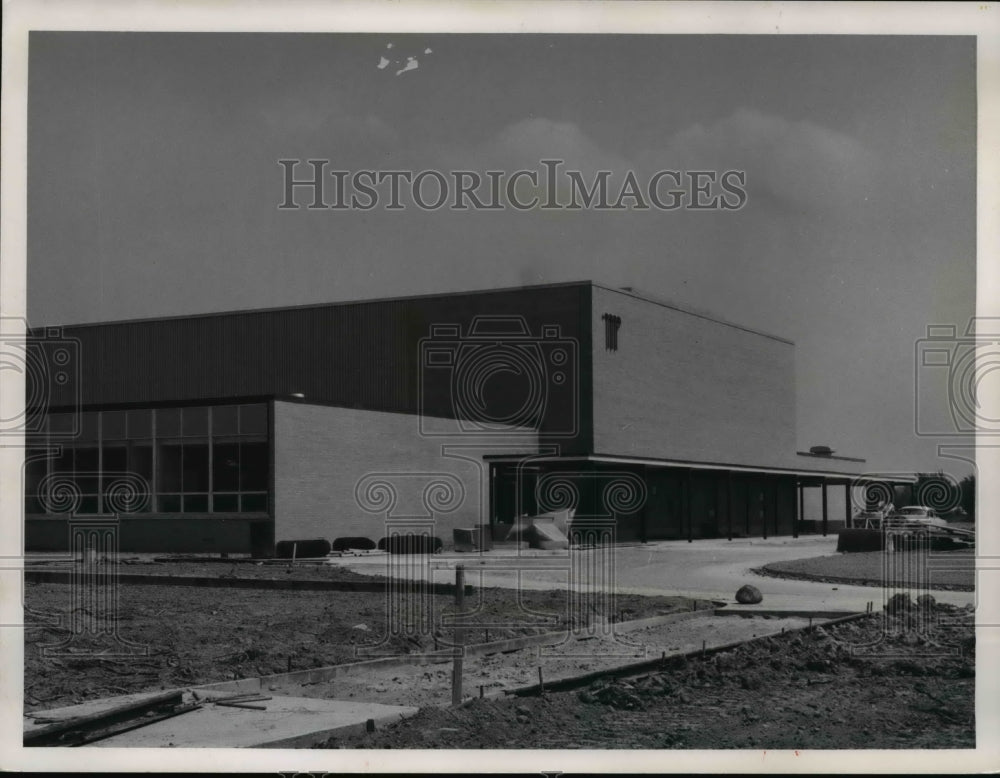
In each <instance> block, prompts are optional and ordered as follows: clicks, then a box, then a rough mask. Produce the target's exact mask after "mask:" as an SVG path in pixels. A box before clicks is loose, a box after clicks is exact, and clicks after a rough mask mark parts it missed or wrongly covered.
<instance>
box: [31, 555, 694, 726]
mask: <svg viewBox="0 0 1000 778" xmlns="http://www.w3.org/2000/svg"><path fill="white" fill-rule="evenodd" d="M167 564H172V563H167ZM185 564H192V565H195V567H193V568H191V570H190V572H188V573H187V574H191V575H202V574H208V573H206V572H205V571H204V570H203V569H197V568H198V567H204V568H210V570H209V571H208V572H209V573H210V572H211V571H212V570H215V571H216V572H219V570H218V568H219V565H218V564H211V565H208V564H206V565H203V566H202V565H199V564H198V563H185ZM235 567H236V568H237V572H241V571H242V570H243V569H244V568H246V569H247V570H248V571H253V570H256V571H258V572H256V573H254V574H256V575H273V576H296V577H297V576H305V575H317V574H318V575H328V574H333V575H344V574H345V573H347V574H349V575H351V576H354V577H356V578H358V579H364V578H365V576H360V575H357V574H355V573H349V571H344V570H341V569H338V568H321V569H318V570H317V569H312V568H306V567H296V568H293V570H292V572H291V573H286V572H284V571H283V569H282V571H281V572H272V571H270V570H268V569H267V566H265V567H264V568H257V567H256V566H253V565H249V566H248V565H236V566H235ZM171 569H173V570H174V571H177V570H178V568H176V567H174V568H171ZM224 569H225V568H224ZM74 589H75V587H73V586H71V585H68V584H57V583H30V582H27V583H26V584H25V590H24V606H25V668H24V681H25V709H26V710H27V711H33V710H39V709H48V708H56V707H60V706H64V705H71V704H76V703H80V702H84V701H86V700H91V699H97V698H101V697H108V696H114V695H120V694H130V693H133V692H138V691H146V690H159V689H171V688H176V687H183V686H193V685H198V684H203V683H211V682H215V681H227V680H234V679H240V678H251V677H258V676H262V675H269V674H273V673H283V672H288V671H290V670H303V669H309V668H315V667H325V666H328V665H334V664H341V663H345V662H354V661H358V660H363V659H367V658H371V652H372V650H374V649H375V648H378V649H379V650H380V651H383V652H385V653H393V654H406V653H415V652H424V651H429V650H433V649H434V648H435V644H436V643H438V642H439V641H440V642H442V643H446V642H447V641H448V640H450V637H451V634H452V627H451V626H450V623H449V622H448V620H447V618H446V617H447V616H448V615H449V614H450V613H451V612H453V608H454V605H453V598H452V597H451V596H446V595H429V598H430V599H429V606H428V608H429V616H430V618H431V622H430V623H431V624H433V625H435V627H434V630H433V632H434V633H436V635H434V634H428V635H424V636H422V637H412V638H409V639H408V638H406V637H404V636H401V635H395V636H392V635H388V634H387V613H388V607H389V606H388V598H387V596H386V595H385V594H383V593H380V592H340V591H337V592H313V591H287V590H267V589H233V588H224V587H218V588H215V587H186V586H185V587H177V586H169V585H165V586H128V585H120V586H119V587H118V603H117V618H116V619H114V620H113V621H112V622H110V623H111V624H113V627H114V629H115V630H116V634H115V635H112V636H109V637H105V636H102V635H101V634H100V633H102V632H104V631H105V629H107V630H108V631H110V630H111V629H112V628H111V627H109V626H108V625H104V626H100V625H99V627H100V628H99V629H98V630H97V632H98V633H99V634H98V635H97V636H94V637H89V638H88V637H85V636H84V635H82V634H81V633H80V630H79V629H77V628H76V627H78V626H79V624H80V623H81V620H83V619H90V618H93V617H95V616H99V615H100V613H101V612H102V611H101V610H99V607H100V604H99V603H97V602H95V601H94V600H93V599H90V600H88V599H86V598H81V597H80V593H79V592H75V591H74ZM566 598H567V593H566V592H564V591H559V590H553V591H524V592H521V593H519V594H518V593H517V592H513V591H510V590H506V589H490V588H484V589H476V590H475V593H474V594H472V595H470V596H467V597H466V608H467V609H468V610H469V611H472V614H471V615H469V616H466V617H465V623H466V624H468V625H471V626H469V627H468V628H467V629H466V631H467V633H468V638H467V640H468V641H469V642H482V641H485V640H487V639H489V640H500V639H504V638H509V637H516V636H519V635H526V634H534V633H538V632H547V631H551V630H553V629H560V628H568V627H571V626H575V619H574V618H572V617H570V616H569V615H568V613H569V609H568V608H567V604H566V602H567V600H566ZM615 602H616V610H617V611H618V612H619V618H623V619H634V618H642V617H645V616H653V615H658V614H662V613H671V612H675V611H689V610H692V609H694V608H711V607H712V605H711V603H709V602H703V601H694V600H691V599H689V598H685V597H640V596H634V595H621V596H618V597H617V598H616V600H615ZM421 607H423V606H421Z"/></svg>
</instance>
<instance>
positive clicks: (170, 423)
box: [156, 408, 181, 438]
mask: <svg viewBox="0 0 1000 778" xmlns="http://www.w3.org/2000/svg"><path fill="white" fill-rule="evenodd" d="M180 434H181V409H180V408H158V409H157V411H156V437H158V438H175V437H177V436H179V435H180Z"/></svg>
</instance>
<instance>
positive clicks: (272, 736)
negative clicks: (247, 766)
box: [25, 692, 418, 748]
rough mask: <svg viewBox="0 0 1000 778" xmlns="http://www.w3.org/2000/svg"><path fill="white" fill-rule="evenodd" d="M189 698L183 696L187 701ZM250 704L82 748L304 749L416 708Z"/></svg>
mask: <svg viewBox="0 0 1000 778" xmlns="http://www.w3.org/2000/svg"><path fill="white" fill-rule="evenodd" d="M155 694H162V692H157V693H155ZM155 694H149V695H144V694H132V695H128V696H127V697H114V698H108V699H104V700H94V701H92V702H89V703H84V704H82V705H73V706H70V707H67V708H60V709H58V710H51V711H45V713H44V714H40V713H39V714H38V715H44V716H45V717H46V718H49V719H53V720H60V721H61V720H63V719H68V718H74V717H76V716H80V715H85V714H89V713H96V712H99V711H101V710H103V709H105V708H110V707H114V706H116V705H121V704H122V703H124V702H129V701H131V700H133V699H134V700H139V699H142V698H144V697H148V696H155ZM189 696H190V695H188V694H186V695H185V699H187V698H188V697H189ZM251 704H253V705H262V706H264V707H265V708H266V709H265V710H253V709H249V708H232V707H223V706H220V705H214V704H211V703H208V704H205V705H204V706H202V707H201V708H198V709H197V710H193V711H190V712H188V713H183V714H181V715H179V716H174V717H173V718H169V719H165V720H163V721H158V722H154V723H152V724H149V725H147V726H145V727H141V728H139V729H134V730H132V731H130V732H123V733H121V734H120V735H115V736H114V737H110V738H107V739H105V740H99V741H97V742H95V743H92V744H90V745H89V746H85V747H98V748H163V747H176V748H308V747H309V746H312V745H314V744H316V743H320V742H323V741H324V740H326V739H327V738H329V737H330V736H331V735H336V734H345V733H347V732H353V731H363V730H364V728H365V726H366V723H367V722H368V720H369V719H372V720H374V721H375V725H376V726H379V725H382V724H388V723H390V722H394V721H398V720H399V719H401V718H406V717H408V716H412V715H414V714H415V713H416V712H417V710H418V709H417V708H416V707H412V706H406V705H383V704H377V703H368V702H358V701H354V700H351V701H346V700H321V699H315V698H308V697H283V696H274V697H273V698H272V699H270V700H265V701H260V702H253V703H251ZM39 726H42V724H39V723H35V722H33V721H29V722H26V725H25V731H29V730H30V729H34V728H36V727H39Z"/></svg>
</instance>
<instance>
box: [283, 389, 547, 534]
mask: <svg viewBox="0 0 1000 778" xmlns="http://www.w3.org/2000/svg"><path fill="white" fill-rule="evenodd" d="M418 428H419V427H418V418H417V417H416V416H413V415H409V414H401V413H382V412H375V411H359V410H354V409H350V408H333V407H325V406H317V405H307V404H303V403H291V402H280V401H278V402H275V403H274V446H275V454H274V461H275V465H274V469H275V472H274V482H275V488H274V512H275V540H295V539H305V538H313V537H323V538H328V539H329V540H331V541H332V540H333V539H334V538H337V537H343V536H362V537H369V538H371V539H372V540H375V541H378V540H379V539H380V538H382V537H383V536H384V535H385V534H386V531H385V522H386V516H387V514H386V512H385V511H382V512H379V513H376V512H369V511H366V510H365V509H364V507H362V505H361V504H359V497H358V495H357V494H356V490H357V488H358V486H359V483H361V484H362V485H370V486H372V489H373V491H372V492H371V493H370V500H371V501H372V502H370V503H369V505H370V506H371V505H373V504H374V503H376V502H377V500H378V497H379V492H378V489H377V487H376V486H375V484H374V483H373V482H374V481H380V480H384V481H388V482H389V483H390V484H391V485H392V488H393V489H394V490H395V492H396V505H395V508H394V509H393V511H392V514H393V516H394V517H401V516H426V515H428V510H427V508H426V506H425V499H426V500H428V501H430V502H432V503H433V502H434V500H435V499H440V500H441V503H438V504H439V505H443V507H444V510H441V511H433V517H434V530H433V531H434V534H436V535H437V536H439V537H440V538H441V539H442V540H443V541H444V542H445V544H446V545H448V544H450V543H451V541H452V529H453V528H455V527H470V526H473V525H475V524H480V523H487V522H488V516H486V515H485V506H484V502H485V499H486V495H485V494H484V490H483V488H482V485H481V483H482V482H481V477H482V474H483V473H485V474H487V475H488V472H489V469H488V467H487V466H485V464H484V463H483V462H482V455H483V454H485V453H505V452H504V451H503V450H502V448H501V443H499V442H486V443H485V444H484V445H482V446H479V445H477V444H476V442H475V441H472V440H470V439H449V438H438V437H428V436H423V435H420V434H418ZM515 441H516V442H515ZM503 443H507V444H509V445H512V446H516V450H518V451H521V452H530V451H533V450H535V447H536V446H537V438H536V437H535V436H534V435H521V436H519V437H517V438H516V439H510V440H504V441H503ZM449 445H450V446H455V445H458V446H465V447H467V448H464V449H461V450H460V451H459V450H456V449H454V448H449V449H448V451H449V452H451V453H456V454H459V453H461V454H464V456H467V457H471V458H472V460H473V461H469V460H468V459H462V458H459V457H458V456H447V455H445V453H443V449H444V448H445V447H446V446H449ZM479 465H483V469H482V471H481V470H480V467H479ZM383 475H384V478H383V477H382V476H383ZM435 475H439V476H440V477H439V478H437V479H435V478H434V476H435ZM435 480H436V481H438V482H443V483H445V484H447V485H446V486H444V487H443V488H441V489H439V490H437V491H434V490H433V489H432V491H431V492H426V491H425V490H427V489H428V487H429V485H430V484H431V483H432V482H433V481H435ZM450 489H454V492H455V495H456V496H455V498H454V499H452V498H451V497H450V495H449V490H450ZM364 499H365V498H364V497H363V496H362V497H361V499H360V501H361V502H363V501H364Z"/></svg>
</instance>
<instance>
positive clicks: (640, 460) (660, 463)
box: [483, 453, 886, 481]
mask: <svg viewBox="0 0 1000 778" xmlns="http://www.w3.org/2000/svg"><path fill="white" fill-rule="evenodd" d="M483 459H485V460H487V461H490V462H522V461H525V460H531V461H532V462H608V463H613V464H626V465H649V466H652V467H682V468H690V469H692V470H731V471H733V472H742V473H773V474H778V475H801V476H806V477H824V478H838V479H844V478H850V479H864V480H874V481H884V480H886V479H884V478H878V477H876V476H872V477H871V478H868V477H867V476H865V475H861V474H859V473H850V472H844V471H838V470H807V469H803V468H794V467H767V466H763V465H761V466H754V465H737V464H730V463H726V462H698V461H692V460H683V459H656V458H653V457H629V456H615V455H612V454H570V455H565V456H560V455H558V454H530V453H525V454H485V455H484V456H483Z"/></svg>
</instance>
